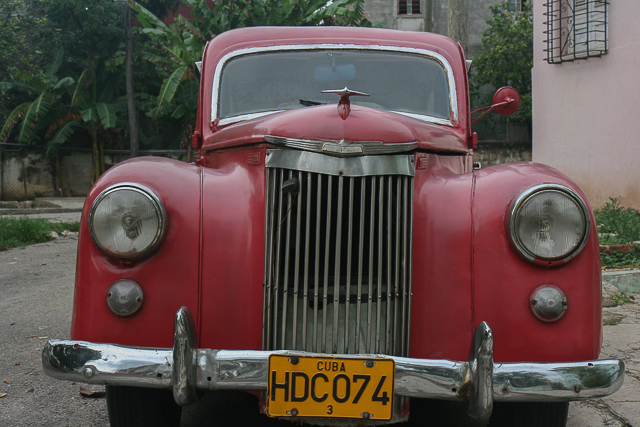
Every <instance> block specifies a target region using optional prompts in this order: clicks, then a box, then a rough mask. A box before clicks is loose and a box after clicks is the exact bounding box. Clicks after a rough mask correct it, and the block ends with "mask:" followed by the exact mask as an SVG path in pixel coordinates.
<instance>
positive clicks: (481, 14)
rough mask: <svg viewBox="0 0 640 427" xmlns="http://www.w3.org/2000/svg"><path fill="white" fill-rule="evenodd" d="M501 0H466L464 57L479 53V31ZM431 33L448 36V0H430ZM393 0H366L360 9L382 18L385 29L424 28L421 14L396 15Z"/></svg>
mask: <svg viewBox="0 0 640 427" xmlns="http://www.w3.org/2000/svg"><path fill="white" fill-rule="evenodd" d="M421 1H422V4H421V8H420V10H421V11H424V6H425V4H427V3H425V0H421ZM499 3H502V1H501V0H469V26H468V28H469V51H468V52H465V54H466V56H467V57H468V58H473V57H474V56H476V55H478V54H480V53H481V52H482V33H483V32H484V30H486V29H487V19H489V18H491V11H490V10H489V6H492V5H494V4H499ZM431 5H432V26H433V28H432V32H434V33H438V34H443V35H445V36H446V35H448V19H449V2H448V0H431ZM397 7H398V2H397V0H392V1H389V0H366V1H365V5H364V11H365V13H366V14H368V15H369V16H370V18H369V20H370V21H372V22H377V21H384V22H385V28H392V29H396V30H410V31H424V14H423V13H421V14H420V15H398V10H397Z"/></svg>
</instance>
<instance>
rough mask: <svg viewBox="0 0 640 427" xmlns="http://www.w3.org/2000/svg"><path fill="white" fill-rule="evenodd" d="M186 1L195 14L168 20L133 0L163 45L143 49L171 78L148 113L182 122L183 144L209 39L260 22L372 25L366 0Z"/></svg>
mask: <svg viewBox="0 0 640 427" xmlns="http://www.w3.org/2000/svg"><path fill="white" fill-rule="evenodd" d="M184 3H186V4H187V5H189V6H190V7H191V8H192V13H193V16H194V17H193V18H192V19H190V18H185V17H184V16H182V15H178V16H176V17H175V18H174V22H172V23H170V24H165V23H164V22H163V21H162V20H161V19H159V18H158V17H157V16H155V15H154V14H153V13H151V12H150V11H149V10H147V9H145V8H144V7H143V6H141V5H140V4H139V3H137V2H136V1H135V0H127V4H128V5H129V7H131V9H132V10H133V11H134V12H135V13H136V18H137V19H138V22H139V23H140V24H141V25H142V27H143V30H142V31H143V32H145V33H147V34H148V35H149V36H150V37H151V39H152V40H153V41H154V43H155V44H156V45H157V46H159V48H158V51H157V52H144V53H142V58H143V59H146V60H148V61H151V62H153V63H154V64H155V65H156V67H157V68H158V70H159V71H160V72H161V73H162V74H163V75H164V76H165V78H164V80H163V83H162V86H161V87H160V92H159V93H158V96H157V97H155V103H154V104H153V107H152V108H151V109H150V111H149V112H148V115H150V116H152V117H160V116H165V117H172V118H173V119H178V120H181V121H182V124H181V126H182V128H183V129H185V132H184V134H183V136H182V141H183V143H184V141H188V138H189V136H190V132H191V131H192V125H193V121H194V119H195V114H196V109H197V98H198V84H197V70H196V65H195V63H196V62H197V61H200V60H201V59H202V53H203V51H204V47H205V45H206V42H207V41H208V40H210V39H212V38H214V37H215V36H216V35H218V34H220V33H222V32H224V31H227V30H231V29H233V28H239V27H252V26H258V25H276V26H278V25H281V26H291V25H321V24H322V25H352V26H371V25H372V24H371V22H369V21H368V20H367V19H366V18H365V15H364V9H363V5H364V0H334V1H332V2H328V3H327V1H326V0H219V1H216V2H215V4H214V5H213V6H210V5H209V3H207V1H205V0H184ZM194 83H196V84H194ZM185 100H187V101H185ZM191 100H195V101H194V102H190V101H191Z"/></svg>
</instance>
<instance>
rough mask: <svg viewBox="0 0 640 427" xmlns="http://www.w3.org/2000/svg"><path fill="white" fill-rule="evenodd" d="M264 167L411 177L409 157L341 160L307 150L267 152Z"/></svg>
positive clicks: (339, 174)
mask: <svg viewBox="0 0 640 427" xmlns="http://www.w3.org/2000/svg"><path fill="white" fill-rule="evenodd" d="M265 166H266V167H268V168H285V169H293V170H300V171H305V172H314V173H321V174H325V175H337V176H380V175H407V176H414V175H415V167H414V164H413V156H411V155H394V156H360V157H345V158H342V157H332V156H325V155H322V154H318V153H311V152H308V151H296V150H268V151H267V156H266V158H265Z"/></svg>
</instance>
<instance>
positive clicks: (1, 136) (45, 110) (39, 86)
mask: <svg viewBox="0 0 640 427" xmlns="http://www.w3.org/2000/svg"><path fill="white" fill-rule="evenodd" d="M63 58H64V52H63V51H62V50H59V51H58V52H57V53H56V56H55V58H54V60H53V61H52V62H51V63H49V64H48V65H47V68H46V72H45V73H44V74H43V75H35V76H33V77H32V78H31V79H29V80H28V81H27V82H25V83H14V82H0V93H1V92H4V91H6V90H9V89H12V88H15V87H21V88H23V89H26V90H27V91H28V92H30V93H32V94H34V95H35V99H34V100H32V101H27V102H23V103H22V104H20V105H18V106H17V107H16V108H15V109H14V110H13V111H12V112H11V113H10V114H9V116H8V117H7V119H6V120H5V122H4V125H3V126H2V129H1V130H0V142H6V141H7V140H8V138H9V136H10V135H11V134H12V131H14V130H15V131H16V134H15V140H16V141H17V142H20V143H23V144H36V143H38V142H40V141H41V140H42V139H43V138H42V136H43V135H44V130H45V129H46V128H47V126H48V125H49V123H50V122H51V121H52V120H54V118H55V114H54V115H52V114H50V113H51V112H52V107H53V106H54V105H55V104H56V103H57V102H58V101H59V99H60V98H59V97H60V94H61V93H62V92H63V91H64V89H65V88H67V87H69V86H70V85H73V83H74V80H73V79H72V78H71V77H64V78H59V77H58V76H57V73H58V70H59V69H60V66H61V65H62V61H63Z"/></svg>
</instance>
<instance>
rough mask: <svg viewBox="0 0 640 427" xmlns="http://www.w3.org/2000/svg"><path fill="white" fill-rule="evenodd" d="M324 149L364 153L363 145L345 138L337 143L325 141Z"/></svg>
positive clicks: (338, 152)
mask: <svg viewBox="0 0 640 427" xmlns="http://www.w3.org/2000/svg"><path fill="white" fill-rule="evenodd" d="M322 151H326V152H329V153H334V154H362V153H363V149H362V145H359V144H350V143H348V142H346V141H345V140H344V139H343V140H342V141H340V142H338V143H337V144H335V143H332V142H325V143H324V144H322Z"/></svg>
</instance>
